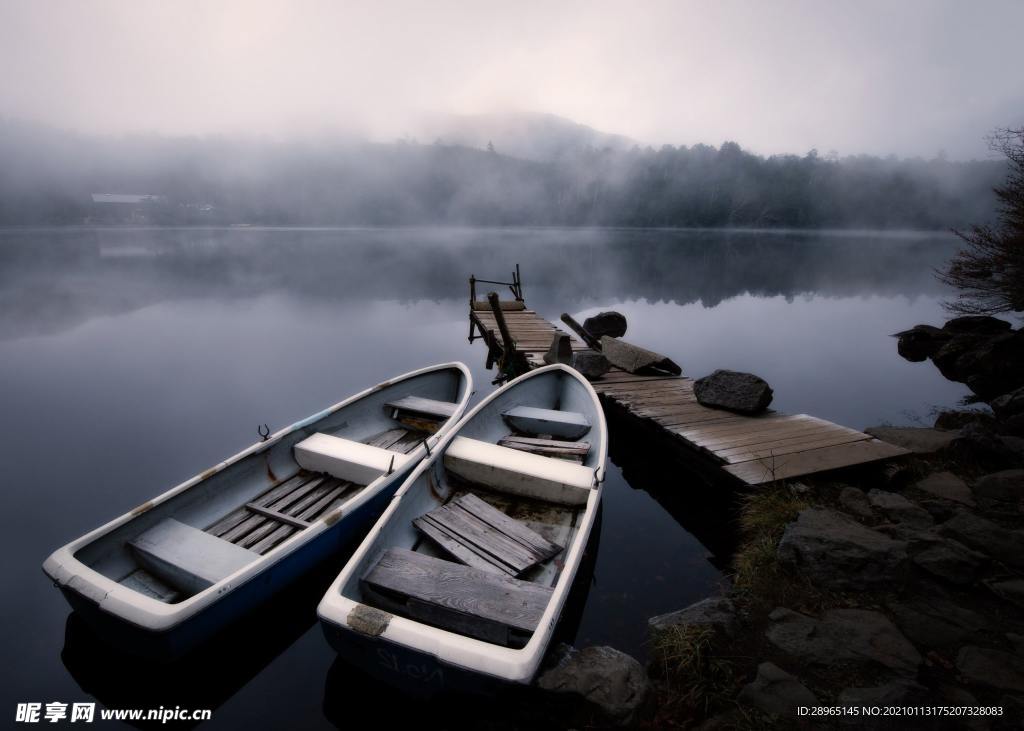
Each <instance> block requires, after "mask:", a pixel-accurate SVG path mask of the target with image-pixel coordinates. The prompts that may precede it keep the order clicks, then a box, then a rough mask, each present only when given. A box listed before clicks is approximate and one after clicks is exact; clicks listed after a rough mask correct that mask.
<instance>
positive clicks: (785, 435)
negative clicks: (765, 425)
mask: <svg viewBox="0 0 1024 731" xmlns="http://www.w3.org/2000/svg"><path fill="white" fill-rule="evenodd" d="M835 433H842V434H851V433H852V434H860V433H861V432H855V431H854V430H853V429H846V428H844V427H841V426H835V425H826V424H804V425H802V426H800V425H796V424H794V425H792V426H783V427H780V428H778V429H770V430H768V431H750V432H736V433H733V434H729V435H727V436H714V435H712V436H709V437H705V436H703V435H701V436H699V437H694V438H693V441H694V442H695V443H696V444H699V445H700V446H702V447H705V448H706V449H713V450H714V451H716V452H718V451H721V450H726V449H732V448H733V447H742V446H748V445H753V444H762V443H769V442H777V441H779V440H782V439H791V438H793V437H798V436H800V437H805V436H806V435H808V434H820V435H823V436H824V435H828V434H835Z"/></svg>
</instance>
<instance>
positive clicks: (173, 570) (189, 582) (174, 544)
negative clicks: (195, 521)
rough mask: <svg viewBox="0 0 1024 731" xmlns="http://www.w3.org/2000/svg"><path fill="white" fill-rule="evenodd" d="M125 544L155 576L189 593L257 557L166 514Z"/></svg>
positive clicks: (244, 549)
mask: <svg viewBox="0 0 1024 731" xmlns="http://www.w3.org/2000/svg"><path fill="white" fill-rule="evenodd" d="M128 545H129V546H131V548H132V550H133V551H134V552H135V554H136V556H138V558H139V562H140V563H142V564H143V566H144V567H145V568H146V569H147V570H148V571H150V572H151V573H152V574H154V575H155V576H156V577H157V578H158V579H160V580H161V581H163V582H165V583H167V584H169V585H171V586H173V587H174V588H176V589H179V590H181V591H185V592H188V593H190V594H195V593H198V592H200V591H202V590H203V589H207V588H209V587H210V586H213V585H214V584H216V583H217V582H218V581H220V580H221V579H223V578H225V577H227V576H230V575H231V574H233V573H235V572H236V571H238V570H239V569H241V568H243V567H245V566H248V565H249V564H250V563H252V562H253V561H255V560H256V559H257V558H258V557H259V554H257V553H255V552H254V551H250V550H248V549H246V548H242V547H241V546H236V545H235V544H233V543H231V542H229V541H225V540H223V539H222V538H218V537H217V536H213V535H210V534H209V533H207V532H205V531H202V530H199V529H198V528H193V527H192V526H190V525H185V524H184V523H181V522H179V521H177V520H175V519H174V518H165V519H164V520H162V521H160V522H159V523H157V524H156V525H155V526H153V527H152V528H150V529H149V530H147V531H146V532H145V533H143V534H142V535H140V536H138V537H137V538H135V540H133V541H130V542H129V544H128Z"/></svg>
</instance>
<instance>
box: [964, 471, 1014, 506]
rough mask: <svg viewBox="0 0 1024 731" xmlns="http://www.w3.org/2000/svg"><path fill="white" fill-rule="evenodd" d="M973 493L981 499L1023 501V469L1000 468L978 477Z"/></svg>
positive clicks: (1004, 501)
mask: <svg viewBox="0 0 1024 731" xmlns="http://www.w3.org/2000/svg"><path fill="white" fill-rule="evenodd" d="M974 495H975V496H976V497H977V498H978V499H979V500H981V501H983V502H984V501H989V502H1001V503H1014V504H1019V503H1020V502H1021V501H1024V469H1013V470H1001V471H999V472H993V473H992V474H989V475H984V476H983V477H979V478H978V481H977V482H975V483H974Z"/></svg>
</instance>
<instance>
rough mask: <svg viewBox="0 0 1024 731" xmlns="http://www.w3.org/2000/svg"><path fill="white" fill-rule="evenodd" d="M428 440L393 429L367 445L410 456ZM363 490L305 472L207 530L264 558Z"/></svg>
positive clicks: (347, 481)
mask: <svg viewBox="0 0 1024 731" xmlns="http://www.w3.org/2000/svg"><path fill="white" fill-rule="evenodd" d="M425 436H426V434H425V433H424V432H419V431H410V430H408V429H403V428H396V429H388V430H386V431H384V432H381V433H380V434H377V435H375V436H373V437H371V438H370V439H368V440H367V444H369V445H371V446H376V447H381V448H386V449H390V450H393V451H396V452H400V453H402V454H406V453H408V452H410V451H412V450H413V449H414V448H415V447H416V446H417V445H418V444H420V442H422V441H423V438H424V437H425ZM363 487H364V485H361V484H359V483H356V482H352V481H349V480H340V479H338V478H336V477H331V476H328V475H321V474H316V473H312V472H308V471H306V470H301V471H300V472H299V473H298V474H297V475H294V476H293V477H291V478H289V479H287V480H284V481H282V482H280V483H279V484H277V485H275V486H274V487H272V488H270V489H269V490H267V491H266V492H264V493H263V494H262V495H260V496H258V497H257V498H256V499H254V500H251V501H250V502H247V503H246V504H244V505H242V506H240V507H239V508H237V509H235V510H233V511H231V512H230V513H228V514H227V515H226V516H224V517H223V518H220V519H219V520H217V521H216V522H214V523H213V524H212V525H210V526H209V527H207V528H206V531H207V532H208V533H212V534H213V535H215V536H218V537H220V538H223V539H224V540H226V541H230V542H232V543H236V544H238V545H241V546H242V547H244V548H248V549H250V550H252V551H255V552H256V553H260V554H264V553H267V552H268V551H270V550H271V549H272V548H274V546H276V545H278V544H279V543H281V542H282V541H284V540H285V539H287V538H289V537H290V536H291V535H293V534H294V533H295V532H296V531H299V530H302V529H303V528H304V527H305V526H307V525H309V524H310V523H312V522H314V521H316V520H317V519H319V518H320V517H322V516H324V515H327V514H328V513H330V512H331V511H332V510H334V508H335V507H337V506H338V505H340V504H341V503H343V502H345V501H346V500H348V499H349V498H351V497H352V496H354V495H355V494H356V493H357V492H358V491H359V490H361V489H362V488H363Z"/></svg>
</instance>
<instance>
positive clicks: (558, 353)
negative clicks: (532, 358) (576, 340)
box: [544, 333, 572, 365]
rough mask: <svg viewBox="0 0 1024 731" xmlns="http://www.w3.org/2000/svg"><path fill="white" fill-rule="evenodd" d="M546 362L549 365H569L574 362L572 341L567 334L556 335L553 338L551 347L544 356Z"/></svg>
mask: <svg viewBox="0 0 1024 731" xmlns="http://www.w3.org/2000/svg"><path fill="white" fill-rule="evenodd" d="M544 362H545V363H547V364H548V365H551V364H552V363H565V364H569V363H571V362H572V341H571V340H570V339H569V336H568V335H566V334H565V333H555V336H554V337H553V338H551V347H550V348H548V352H546V353H545V354H544Z"/></svg>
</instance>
